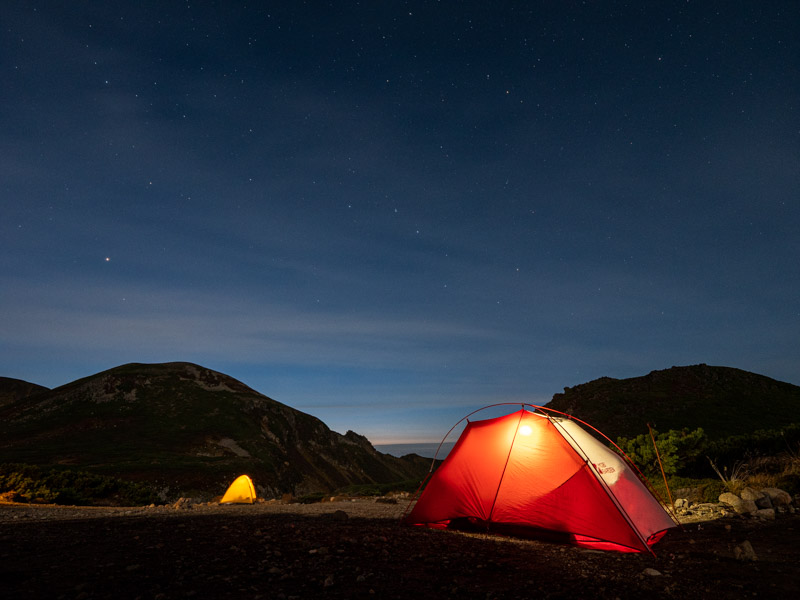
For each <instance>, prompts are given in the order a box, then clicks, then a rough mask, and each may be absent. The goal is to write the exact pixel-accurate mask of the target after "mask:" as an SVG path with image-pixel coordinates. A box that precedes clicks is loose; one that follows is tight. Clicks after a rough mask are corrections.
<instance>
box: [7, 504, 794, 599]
mask: <svg viewBox="0 0 800 600" xmlns="http://www.w3.org/2000/svg"><path fill="white" fill-rule="evenodd" d="M405 508H406V506H405V503H403V502H401V503H399V504H384V503H378V502H375V501H374V500H358V501H342V502H328V503H321V504H310V505H300V504H280V503H263V504H255V505H252V506H250V505H247V506H219V505H195V506H193V507H192V508H191V509H183V510H176V509H174V508H165V507H157V508H77V507H52V506H28V505H16V504H11V505H1V504H0V598H26V599H31V598H33V599H35V598H47V599H58V598H64V599H69V598H75V599H89V598H115V599H123V600H124V599H128V598H131V599H133V598H142V599H161V600H166V599H171V598H215V599H216V598H237V599H242V598H253V599H255V598H263V599H273V598H275V599H289V598H296V599H305V598H403V599H408V598H456V597H458V598H460V599H462V600H463V599H464V598H482V599H483V598H485V599H487V600H488V599H494V598H497V599H500V598H537V599H539V598H565V599H566V598H570V599H575V598H619V599H620V600H624V599H628V598H631V599H632V598H637V599H639V598H642V597H644V596H647V597H649V598H682V599H687V598H714V599H715V600H718V599H719V600H723V599H734V598H735V599H737V600H738V599H740V598H751V597H761V598H792V597H796V594H797V591H798V582H800V544H798V536H797V532H798V526H800V516H798V515H794V516H782V517H780V518H779V519H778V520H775V521H759V520H754V519H750V518H747V519H745V518H741V517H732V518H725V519H718V520H715V521H707V522H701V523H697V522H695V523H691V524H686V525H684V527H683V528H682V529H675V530H672V531H670V532H669V533H668V534H667V536H666V537H665V538H664V539H663V540H662V541H661V542H660V543H659V544H657V545H656V547H655V550H656V553H657V555H658V556H656V557H653V556H651V555H645V554H621V553H615V552H599V551H590V550H583V549H580V548H575V547H571V546H563V545H559V544H552V543H547V542H540V541H531V540H519V539H514V538H504V537H496V536H488V535H476V534H465V533H457V532H451V531H436V530H429V529H424V528H418V527H402V526H400V525H399V519H400V517H401V515H402V514H403V512H404V510H405ZM745 542H748V543H749V545H750V546H751V547H752V549H753V550H754V552H755V555H756V560H742V559H741V558H739V559H737V558H736V556H737V554H741V551H742V549H744V550H746V549H747V547H746V546H747V544H745ZM737 548H738V550H737Z"/></svg>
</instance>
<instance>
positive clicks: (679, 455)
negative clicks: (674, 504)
mask: <svg viewBox="0 0 800 600" xmlns="http://www.w3.org/2000/svg"><path fill="white" fill-rule="evenodd" d="M653 437H654V438H655V440H656V445H657V447H658V455H659V456H660V458H661V463H662V465H663V469H664V474H665V475H666V477H667V481H668V483H669V487H670V489H679V488H692V489H694V490H695V491H696V494H697V495H698V496H699V498H698V499H699V500H701V501H704V502H716V501H717V498H718V497H719V495H720V494H721V493H722V492H725V491H730V492H734V493H737V492H740V491H741V490H742V489H743V488H744V487H748V486H749V487H754V488H756V489H761V488H765V487H777V488H781V489H783V490H785V491H787V492H789V493H790V494H797V493H800V424H797V423H793V424H790V425H788V426H786V427H784V428H782V429H774V430H759V431H756V432H753V433H751V434H747V435H736V436H731V437H728V438H724V439H718V440H713V441H709V440H708V438H707V436H706V435H705V432H704V431H703V430H702V429H695V430H694V431H689V430H687V429H682V430H680V431H677V430H670V431H667V432H666V433H658V432H657V431H653ZM617 445H618V446H619V447H620V448H621V449H622V450H623V451H624V452H625V453H626V454H627V455H628V457H629V458H630V459H631V460H632V461H633V463H634V464H635V465H636V466H637V467H638V468H639V469H641V471H642V472H643V473H644V474H645V476H646V477H647V478H648V479H649V480H650V482H651V483H652V484H653V486H654V487H655V488H656V491H657V492H658V493H659V494H660V495H661V497H662V498H666V497H667V494H666V488H665V487H664V483H663V477H662V474H661V468H660V467H659V464H658V457H657V456H656V452H655V449H654V446H653V439H652V438H651V437H650V434H649V433H645V434H642V435H639V436H636V437H635V438H630V439H629V438H619V439H618V440H617Z"/></svg>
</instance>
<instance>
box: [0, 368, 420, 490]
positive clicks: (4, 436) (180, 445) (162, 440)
mask: <svg viewBox="0 0 800 600" xmlns="http://www.w3.org/2000/svg"><path fill="white" fill-rule="evenodd" d="M34 385H35V384H34ZM40 387H41V386H40ZM15 389H18V390H21V392H24V391H25V388H24V387H20V386H17V387H16V388H15ZM35 392H36V393H33V394H32V395H27V396H26V395H23V396H22V397H18V398H16V399H13V400H11V401H9V402H7V403H5V404H3V405H2V406H0V462H23V463H30V464H39V465H65V466H69V467H72V468H80V469H85V470H89V471H92V472H98V473H101V474H107V475H115V476H119V477H121V478H124V479H129V480H134V481H144V482H147V483H150V484H152V485H154V486H156V487H157V488H158V489H160V490H162V492H163V495H165V496H170V495H173V496H174V495H175V494H176V493H180V494H183V495H190V494H191V493H196V492H199V493H201V494H217V493H221V491H224V486H225V485H226V484H227V483H229V482H230V481H231V480H232V478H233V477H234V476H236V475H239V474H241V473H243V472H247V473H249V474H250V475H251V476H252V477H253V479H254V481H255V482H256V485H257V486H258V487H259V488H260V490H259V493H260V495H262V496H280V495H282V494H284V493H291V494H295V495H302V494H308V493H316V492H333V491H334V490H336V489H339V488H342V487H345V486H348V485H355V484H364V483H388V482H392V481H400V480H406V479H417V480H418V479H421V478H422V476H424V473H425V472H426V471H427V469H428V468H429V466H430V462H429V461H428V460H426V459H422V458H421V457H413V456H410V457H404V458H397V457H393V456H389V455H384V454H381V453H379V452H377V451H376V450H375V448H374V447H372V445H371V444H370V443H369V441H368V440H367V439H366V438H365V437H363V436H361V435H359V434H357V433H355V432H352V431H348V432H347V433H345V434H344V435H342V434H339V433H337V432H335V431H332V430H330V429H329V428H328V427H327V425H325V424H324V423H323V422H322V421H320V420H319V419H317V418H316V417H313V416H311V415H308V414H306V413H303V412H301V411H298V410H296V409H293V408H291V407H289V406H287V405H285V404H282V403H280V402H278V401H276V400H273V399H272V398H269V397H267V396H265V395H263V394H261V393H259V392H257V391H255V390H253V389H252V388H250V387H248V386H247V385H245V384H244V383H242V382H240V381H238V380H236V379H234V378H232V377H230V376H228V375H224V374H222V373H219V372H216V371H213V370H211V369H207V368H205V367H201V366H199V365H195V364H193V363H187V362H172V363H154V364H144V363H129V364H126V365H121V366H119V367H114V368H112V369H108V370H106V371H102V372H100V373H97V374H94V375H90V376H87V377H83V378H81V379H78V380H75V381H73V382H69V383H67V384H64V385H62V386H59V387H56V388H54V389H52V390H47V389H46V388H44V390H38V389H36V390H35ZM178 491H179V492H178Z"/></svg>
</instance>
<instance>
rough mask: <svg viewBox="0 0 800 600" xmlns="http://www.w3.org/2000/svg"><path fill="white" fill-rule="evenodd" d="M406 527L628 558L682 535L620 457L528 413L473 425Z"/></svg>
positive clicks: (573, 428)
mask: <svg viewBox="0 0 800 600" xmlns="http://www.w3.org/2000/svg"><path fill="white" fill-rule="evenodd" d="M404 521H405V522H406V523H407V524H412V525H427V526H430V527H447V526H455V525H457V524H472V526H476V525H477V526H479V527H481V528H484V529H486V530H489V531H497V532H509V533H515V534H518V535H519V534H522V535H525V534H528V535H543V534H548V537H554V538H556V539H562V540H564V541H569V542H571V543H574V544H577V545H581V546H588V547H592V548H600V549H606V550H608V549H612V550H620V551H627V552H643V551H649V550H650V546H651V545H652V544H654V543H655V542H657V541H658V540H659V539H660V538H661V537H662V536H663V534H664V533H665V532H666V530H667V529H669V528H671V527H674V526H675V523H674V522H673V521H672V519H671V518H670V516H669V515H668V514H667V513H666V511H665V510H664V508H663V507H662V506H661V504H660V503H659V502H658V501H657V500H656V499H655V498H654V497H653V495H652V494H651V493H650V491H649V490H648V489H647V488H646V486H645V485H644V484H643V483H642V482H641V480H640V479H639V477H638V475H637V474H636V473H635V472H634V471H633V470H632V469H631V468H630V467H629V465H628V464H627V463H626V462H625V461H624V460H623V459H622V458H621V457H620V456H618V455H617V454H616V453H614V452H612V451H611V450H610V449H608V448H607V447H606V446H604V445H603V444H602V443H600V442H599V441H598V440H596V439H595V438H594V437H592V436H591V435H589V434H588V433H587V432H586V431H585V430H584V429H582V428H581V427H580V426H579V425H578V424H577V423H575V422H574V421H573V420H570V419H561V418H557V417H553V416H551V415H549V414H542V413H536V412H531V411H528V410H526V409H525V408H524V407H523V408H522V409H521V410H519V411H517V412H515V413H512V414H509V415H506V416H503V417H498V418H494V419H487V420H483V421H473V422H469V423H468V424H467V426H466V428H465V429H464V431H463V433H462V434H461V437H460V438H459V439H458V442H457V443H456V445H455V447H454V448H453V450H452V451H451V452H450V454H449V455H448V457H447V458H446V459H445V461H444V462H443V463H442V464H441V466H440V467H439V469H438V470H437V471H436V472H435V473H434V474H433V476H432V477H431V479H430V481H429V482H428V485H427V487H426V488H425V490H424V491H423V493H422V495H421V496H420V498H419V500H418V501H417V503H416V505H415V506H414V508H413V510H412V511H411V512H410V513H409V514H408V516H407V517H406V518H405V519H404Z"/></svg>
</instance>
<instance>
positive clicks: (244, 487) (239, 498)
mask: <svg viewBox="0 0 800 600" xmlns="http://www.w3.org/2000/svg"><path fill="white" fill-rule="evenodd" d="M255 499H256V490H255V488H254V487H253V480H252V479H250V478H249V477H248V476H247V475H239V477H237V478H236V480H235V481H234V482H233V483H232V484H231V486H230V487H229V488H228V491H227V492H225V495H224V496H223V497H222V500H220V501H219V503H220V504H252V503H253V502H254V501H255Z"/></svg>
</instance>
